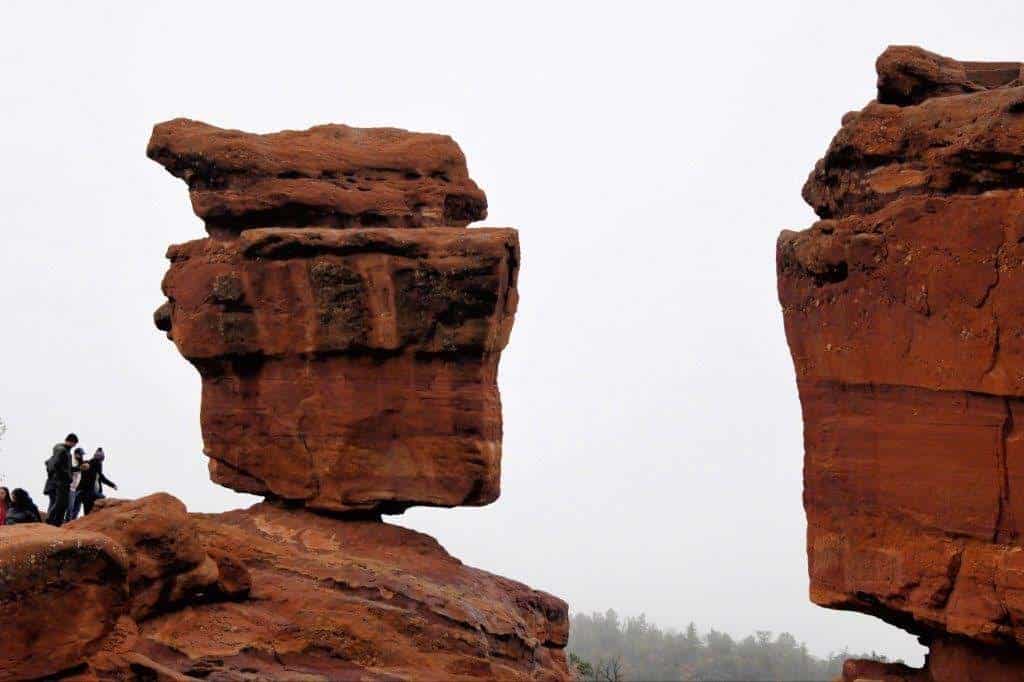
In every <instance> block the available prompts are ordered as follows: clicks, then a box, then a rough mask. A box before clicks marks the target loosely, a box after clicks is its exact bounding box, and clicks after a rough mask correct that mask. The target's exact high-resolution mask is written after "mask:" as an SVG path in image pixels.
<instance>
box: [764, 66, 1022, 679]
mask: <svg viewBox="0 0 1024 682" xmlns="http://www.w3.org/2000/svg"><path fill="white" fill-rule="evenodd" d="M878 71H879V101H878V102H872V103H870V104H868V106H867V107H865V108H864V109H863V110H862V111H860V112H857V113H854V114H849V115H847V116H846V117H845V118H844V124H843V127H842V129H841V130H840V131H839V133H838V134H837V135H836V137H835V139H834V140H833V141H832V144H831V146H830V147H829V149H828V152H827V153H826V155H825V157H824V158H823V159H822V160H821V161H819V162H818V165H817V167H816V168H815V170H814V171H813V172H812V173H811V176H810V178H809V180H808V182H807V185H806V186H805V188H804V196H805V198H806V199H807V200H808V203H810V204H811V205H812V206H813V207H814V209H815V210H816V211H817V212H818V214H819V215H820V216H821V217H823V218H824V219H823V220H821V221H819V222H817V223H815V224H814V225H813V226H812V227H811V228H809V229H807V230H804V231H803V232H790V231H785V232H783V233H782V235H781V236H780V238H779V241H778V254H777V261H778V278H779V299H780V301H781V303H782V308H783V315H784V321H785V327H786V336H787V339H788V341H789V346H790V350H791V352H792V356H793V363H794V366H795V369H796V375H797V386H798V388H799V392H800V399H801V403H802V405H803V417H804V425H805V428H804V437H805V448H806V459H805V467H804V483H805V492H804V505H805V508H806V511H807V520H808V530H807V533H808V537H807V551H808V561H809V570H810V579H811V586H810V592H811V599H812V600H813V601H814V602H816V603H818V604H821V605H823V606H827V607H830V608H837V609H848V610H856V611H861V612H864V613H869V614H872V615H875V616H878V617H880V618H882V619H884V620H886V621H888V622H890V623H892V624H894V625H897V626H898V627H901V628H903V629H905V630H907V631H909V632H912V633H914V634H917V635H919V636H920V638H921V641H922V642H924V643H925V644H928V645H930V646H931V647H932V655H931V656H930V657H929V663H928V667H927V668H926V669H925V670H924V671H911V670H909V669H907V670H903V669H902V668H901V669H896V668H892V667H889V668H887V669H886V670H887V672H886V674H888V675H892V676H893V677H891V679H894V680H895V679H904V678H905V679H915V680H917V679H921V680H936V681H939V680H963V679H1004V678H1003V677H987V676H986V675H991V674H995V673H993V672H992V670H993V669H992V667H991V666H989V667H988V668H984V667H983V666H981V664H980V661H982V660H986V659H987V660H991V661H996V660H998V661H1002V662H1003V664H1005V665H1004V668H1005V669H1007V670H1011V671H1013V672H1012V675H1015V676H1014V677H1012V679H1024V665H1021V663H1020V660H1021V656H1020V654H1021V651H1022V649H1021V647H1022V646H1024V542H1022V540H1024V539H1022V536H1021V531H1022V530H1024V527H1022V525H1021V524H1024V431H1022V430H1021V425H1022V424H1024V219H1022V216H1024V190H1021V189H1019V188H1020V187H1022V186H1024V172H1022V171H1021V170H1020V168H1021V167H1024V166H1022V165H1021V164H1022V162H1024V87H1021V85H1020V82H1019V71H1020V68H1019V65H1013V64H1002V63H1001V64H995V65H991V66H986V65H982V64H978V63H959V62H955V61H954V60H950V59H947V58H943V57H939V56H937V55H932V54H931V53H927V52H924V51H922V50H917V49H915V48H890V50H888V51H887V52H886V53H885V54H883V55H882V57H881V58H880V59H879V61H878ZM872 665H874V664H870V663H863V662H860V663H857V662H851V663H850V665H849V666H848V667H849V668H850V669H851V672H850V673H849V674H848V675H847V678H848V679H855V678H856V677H858V676H860V677H865V678H871V679H873V678H872V674H874V673H871V674H868V673H870V670H868V668H871V666H872ZM992 665H995V664H994V663H993V664H992ZM858 666H860V667H858ZM1007 666H1008V667H1007ZM965 670H974V671H975V672H973V673H970V675H973V676H967V677H965V676H962V674H963V673H964V671H965ZM983 670H987V672H982V671H983ZM1004 672H1005V671H1004ZM1000 674H1003V673H1000ZM915 675H916V676H917V677H915ZM900 676H903V677H900ZM908 676H909V677H908ZM878 679H882V678H881V677H879V678H878ZM885 679H890V678H885ZM1005 679H1011V678H1005Z"/></svg>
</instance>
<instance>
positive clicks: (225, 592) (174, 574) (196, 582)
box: [67, 493, 248, 620]
mask: <svg viewBox="0 0 1024 682" xmlns="http://www.w3.org/2000/svg"><path fill="white" fill-rule="evenodd" d="M67 527H68V528H69V529H74V530H84V531H92V532H95V533H100V534H102V535H105V536H107V537H109V538H111V539H112V540H114V541H115V542H117V543H118V544H119V545H120V546H121V547H123V548H125V550H126V551H127V556H128V581H129V585H130V588H131V600H130V601H131V604H130V610H129V612H130V614H131V616H132V617H133V618H134V619H136V620H143V619H145V618H148V617H150V616H152V615H153V614H155V613H159V612H161V611H166V610H167V609H169V608H172V607H174V606H176V605H179V604H183V603H197V602H201V601H203V600H206V599H211V600H212V599H220V598H234V597H237V596H240V595H243V594H244V593H245V592H246V590H247V589H248V576H247V575H245V572H244V569H241V570H240V569H239V567H238V563H237V562H236V561H235V560H234V558H232V557H230V556H226V555H224V554H223V553H215V554H214V555H213V556H211V553H210V552H209V551H208V549H207V546H206V544H205V543H204V542H203V540H202V538H201V533H200V529H199V527H198V525H197V524H196V523H195V521H193V520H192V518H191V517H190V516H189V515H188V512H187V510H186V509H185V505H184V504H182V503H181V501H180V500H178V499H176V498H174V497H172V496H171V495H168V494H167V493H157V494H155V495H150V496H148V497H143V498H141V499H139V500H132V501H124V500H107V501H105V504H102V505H101V506H99V507H97V509H96V510H95V511H94V512H93V513H92V514H89V515H88V516H85V517H83V518H81V519H78V520H77V521H74V522H72V523H70V524H68V525H67ZM222 567H223V569H224V570H223V571H222V570H221V569H222ZM222 572H223V573H224V577H223V578H222V575H221V574H222Z"/></svg>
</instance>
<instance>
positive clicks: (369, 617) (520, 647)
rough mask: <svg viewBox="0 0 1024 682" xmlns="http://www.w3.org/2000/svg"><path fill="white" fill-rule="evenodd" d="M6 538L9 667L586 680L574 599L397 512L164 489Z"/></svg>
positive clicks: (22, 674) (325, 677)
mask: <svg viewBox="0 0 1024 682" xmlns="http://www.w3.org/2000/svg"><path fill="white" fill-rule="evenodd" d="M84 527H90V528H94V529H96V531H98V532H92V531H86V530H83V528H84ZM115 540H116V541H117V542H115ZM0 543H2V545H0V548H2V551H0V580H2V582H0V587H2V588H3V589H0V607H2V608H3V610H0V625H2V635H3V636H0V661H2V662H3V664H4V665H3V668H2V670H0V680H6V679H11V680H14V679H19V680H20V679H25V678H28V677H42V676H45V675H50V674H54V673H57V672H61V671H70V672H71V673H75V674H74V676H73V677H69V678H68V679H74V680H79V681H80V682H86V681H96V680H138V679H159V680H170V681H174V682H180V681H181V680H186V679H200V678H201V679H208V680H240V679H252V680H261V681H264V680H266V681H280V682H293V681H295V680H305V681H306V682H330V681H333V680H347V679H353V680H357V679H358V680H466V681H469V680H495V679H496V680H518V681H522V682H526V681H527V680H541V681H550V682H564V681H565V680H567V679H568V674H567V670H566V662H565V655H564V652H563V648H564V647H565V644H566V641H567V639H568V628H569V621H568V612H567V608H566V605H565V603H564V602H563V601H561V600H560V599H557V598H555V597H552V596H551V595H548V594H545V593H543V592H538V591H534V590H531V589H530V588H528V587H526V586H525V585H522V584H520V583H517V582H514V581H511V580H507V579H505V578H501V577H498V576H495V575H492V574H490V573H486V572H484V571H480V570H477V569H474V568H470V567H468V566H464V565H463V564H462V563H461V562H459V561H458V560H457V559H454V558H452V557H451V556H449V555H448V553H447V552H445V551H444V549H443V548H442V547H441V546H440V545H439V544H438V543H437V542H436V541H435V540H434V539H432V538H430V537H428V536H426V535H422V534H420V533H416V532H413V531H410V530H406V529H404V528H399V527H397V526H392V525H388V524H384V523H380V522H379V521H355V520H345V519H337V518H330V517H325V516H318V515H316V514H312V513H310V512H308V511H305V510H302V509H285V508H282V507H279V506H275V505H271V504H260V505H256V506H255V507H252V508H251V509H246V510H239V511H234V512H228V513H226V514H191V515H189V514H186V513H185V510H184V506H183V505H182V504H181V503H180V502H179V501H178V500H176V499H174V498H173V497H171V496H169V495H166V494H159V495H152V496H149V497H146V498H142V499H140V500H136V501H133V502H114V503H111V504H107V505H104V506H102V507H100V508H98V510H97V511H95V512H94V513H93V514H91V515H90V516H88V517H86V518H85V519H83V520H80V521H76V522H75V523H74V524H71V525H70V526H68V527H65V528H61V529H55V528H51V527H49V526H45V525H39V524H33V525H32V526H21V527H12V528H7V529H0ZM210 557H222V558H227V557H230V559H228V560H226V561H225V562H224V563H219V562H213V561H211V559H210ZM204 567H208V569H209V570H207V569H206V568H204ZM126 576H127V581H126ZM231 585H234V586H235V587H234V588H233V589H232V588H231V587H230V586H231ZM239 585H242V586H244V589H241V588H239V587H238V586H239ZM129 593H130V595H129ZM72 606H73V608H72ZM129 608H130V610H131V612H132V615H131V616H128V615H123V614H125V612H126V611H127V610H128V609H129ZM115 625H116V627H115Z"/></svg>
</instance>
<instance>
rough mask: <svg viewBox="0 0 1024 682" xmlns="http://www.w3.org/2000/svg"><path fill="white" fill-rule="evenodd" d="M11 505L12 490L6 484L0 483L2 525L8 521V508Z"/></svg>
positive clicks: (0, 519)
mask: <svg viewBox="0 0 1024 682" xmlns="http://www.w3.org/2000/svg"><path fill="white" fill-rule="evenodd" d="M10 506H11V491H10V490H9V489H8V488H7V486H5V485H0V526H2V525H4V524H5V523H7V510H8V508H10Z"/></svg>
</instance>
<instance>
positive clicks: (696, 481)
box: [0, 0, 1024, 662]
mask: <svg viewBox="0 0 1024 682" xmlns="http://www.w3.org/2000/svg"><path fill="white" fill-rule="evenodd" d="M1022 19H1024V10H1022V9H1021V6H1020V5H1019V4H1018V3H1014V2H1002V3H996V2H991V3H986V4H985V9H984V10H983V11H982V10H978V9H976V8H972V7H970V6H969V5H967V4H965V3H963V2H962V1H959V0H958V1H957V2H935V1H934V0H932V1H931V2H899V3H897V2H891V1H887V2H877V3H857V5H856V8H854V7H853V5H852V4H849V5H848V4H847V3H822V2H767V3H764V2H758V3H753V2H751V3H730V2H713V3H686V6H685V7H684V4H683V3H674V4H672V5H670V4H669V3H664V5H662V4H661V3H658V4H646V3H643V2H636V1H631V2H623V3H617V4H612V5H604V6H601V7H597V6H595V4H594V3H579V4H574V5H569V4H565V5H559V4H556V3H553V2H544V3H536V4H535V3H528V2H516V3H507V4H506V7H505V8H498V7H497V6H496V5H495V4H493V3H480V2H476V3H469V2H467V3H458V4H455V3H447V4H446V3H441V2H430V3H424V2H415V3H412V2H410V3H394V4H387V5H385V4H384V3H374V2H362V3H304V2H295V1H294V0H293V1H292V2H288V3H278V4H277V7H274V6H273V5H271V4H270V3H259V2H245V3H216V4H214V3H190V2H183V1H181V0H178V1H176V2H168V3H156V2H153V3H137V2H130V3H129V2H125V3H123V4H114V3H106V4H104V3H92V4H90V5H89V6H86V5H85V3H77V4H71V3H68V4H62V3H54V2H50V3H44V2H38V1H33V2H4V3H3V5H2V7H0V75H2V83H3V87H2V88H0V158H2V161H3V163H2V166H0V203H2V213H0V216H2V228H0V229H2V231H3V243H2V246H0V315H2V330H3V332H2V335H0V351H2V358H3V361H2V365H0V372H2V376H0V416H2V417H4V418H5V419H6V420H7V422H8V426H9V431H8V434H7V437H6V438H5V439H4V441H3V443H2V449H3V451H2V453H0V476H2V477H3V479H5V482H6V483H7V484H9V485H12V486H14V485H17V486H24V487H28V488H29V489H30V491H31V492H32V493H33V494H35V495H38V494H39V492H40V490H41V488H42V484H43V480H42V479H43V476H42V473H43V464H42V462H43V460H44V459H45V458H46V456H47V454H48V451H49V448H50V446H51V445H52V444H53V443H54V442H55V441H57V440H58V439H60V438H61V437H62V436H63V435H64V434H65V433H66V432H67V431H68V430H75V431H77V432H78V433H79V434H80V435H81V436H82V440H83V445H85V446H87V447H89V448H90V449H91V448H93V447H95V446H98V445H102V446H104V447H105V448H106V450H107V453H108V456H109V463H108V465H107V473H108V474H109V475H110V476H111V477H112V478H113V479H114V480H115V481H117V482H118V483H120V484H121V491H122V494H124V495H126V496H131V497H136V496H141V495H144V494H147V493H150V492H153V491H156V490H168V491H170V492H171V493H173V494H175V495H177V496H179V497H180V498H181V499H182V500H184V501H185V502H186V503H187V504H188V506H189V507H190V508H191V509H192V510H198V511H216V510H222V509H229V508H232V507H237V506H243V505H248V504H249V503H250V502H251V500H252V498H247V497H244V496H242V495H236V494H234V493H232V492H230V491H227V490H225V489H221V488H218V487H217V486H215V485H213V484H212V483H210V482H209V480H208V478H207V471H206V461H205V457H204V456H203V455H202V453H201V447H202V446H201V440H200V435H199V425H198V409H199V378H198V375H197V374H196V372H195V370H193V369H192V367H191V366H189V365H188V363H186V362H185V361H184V360H183V359H182V358H181V357H180V356H179V355H178V353H177V351H176V350H175V349H174V347H173V345H172V344H171V343H170V342H169V341H167V340H166V339H165V338H164V337H163V335H162V334H161V333H159V332H157V331H156V330H155V329H154V328H153V326H152V323H151V313H152V311H153V309H154V308H156V306H157V305H159V304H160V303H161V301H162V296H161V294H160V280H161V278H162V277H163V274H164V271H165V269H166V262H165V261H164V252H165V250H166V248H167V246H168V245H169V244H171V243H175V242H181V241H185V240H188V239H193V238H197V237H200V236H202V235H203V231H202V226H201V224H200V221H199V220H198V219H197V218H196V217H195V216H194V215H193V214H192V212H191V208H190V205H189V201H188V197H187V193H186V188H185V186H184V185H183V184H182V183H181V182H180V181H178V180H176V179H174V178H172V177H171V176H170V175H168V174H167V173H166V172H164V170H163V169H162V168H160V167H159V166H157V165H156V164H155V163H153V162H151V161H149V160H148V159H146V157H145V146H146V141H147V139H148V137H149V133H150V128H151V126H152V125H153V124H154V123H156V122H158V121H163V120H165V119H169V118H172V117H176V116H188V117H192V118H197V119H201V120H203V121H207V122H209V123H213V124H216V125H220V126H226V127H234V128H241V129H245V130H252V131H260V132H269V131H274V130H279V129H282V128H305V127H308V126H310V125H313V124H317V123H325V122H338V123H348V124H352V125H365V126H372V125H395V126H399V127H404V128H409V129H412V130H421V131H436V132H445V133H449V134H451V135H452V136H453V137H454V138H455V139H456V140H457V141H458V142H459V143H460V144H461V146H462V148H463V150H464V151H465V152H466V155H467V157H468V159H469V164H470V170H471V173H472V175H473V177H474V178H475V179H476V180H477V181H478V182H479V184H480V185H481V186H482V187H483V188H484V190H485V191H486V192H487V194H488V197H489V200H490V206H491V213H490V215H491V217H490V219H489V220H488V221H487V224H491V225H500V226H514V227H518V228H519V229H520V230H521V237H522V246H523V257H524V260H523V269H522V274H521V277H520V287H521V295H522V305H521V307H520V312H519V315H518V319H517V321H516V327H515V331H514V332H513V335H512V342H511V345H510V346H509V349H508V350H507V351H506V352H505V355H504V357H503V359H502V368H501V388H502V394H503V398H504V404H505V448H504V452H505V459H504V479H503V489H504V492H503V495H502V498H501V499H500V500H499V501H498V502H497V503H496V504H494V505H492V506H490V507H487V508H483V509H455V510H414V511H411V512H409V513H407V514H406V515H405V516H404V517H395V518H394V519H393V521H395V522H397V523H400V524H404V525H408V526H411V527H414V528H417V529H420V530H423V531H425V532H428V533H430V534H432V535H434V536H435V537H437V538H438V539H439V540H440V541H441V543H442V544H444V545H445V546H446V547H447V548H448V549H449V551H451V552H452V553H453V554H454V555H456V556H458V557H460V558H461V559H463V560H464V561H466V562H467V563H470V564H473V565H476V566H479V567H481V568H485V569H487V570H490V571H493V572H496V573H500V574H503V575H507V576H509V577H513V578H516V579H519V580H522V581H524V582H527V583H529V584H531V585H533V586H535V587H538V588H542V589H545V590H548V591H550V592H553V593H555V594H558V595H560V596H562V597H564V598H565V599H567V600H568V601H569V603H570V605H571V606H572V608H573V609H574V610H578V611H590V610H604V609H607V608H610V607H611V608H615V609H617V610H619V611H620V612H622V613H625V614H639V613H641V612H645V613H646V614H647V615H648V617H649V619H651V620H652V621H654V622H656V623H659V624H661V625H663V626H675V627H683V626H685V625H686V623H687V622H689V621H690V620H694V621H696V622H697V623H698V625H699V626H700V627H701V628H702V629H706V628H707V627H711V626H713V627H716V628H718V629H724V630H726V631H729V632H731V633H733V634H737V635H745V634H748V633H750V632H751V631H753V630H755V629H771V630H775V631H780V630H788V631H790V632H792V633H793V634H795V635H796V637H797V638H798V639H803V640H806V641H807V643H808V644H809V646H810V647H811V649H812V651H814V652H815V653H817V654H825V653H827V652H828V651H830V650H834V649H839V648H841V647H843V646H847V645H848V646H850V647H851V648H852V649H855V650H864V649H872V648H873V649H876V650H879V651H881V652H884V653H887V654H890V655H897V656H903V657H906V658H908V659H909V660H911V661H914V662H917V661H918V660H919V652H920V651H921V649H920V647H918V646H917V645H916V643H915V642H914V640H913V639H912V638H911V637H910V636H909V635H905V634H903V633H900V632H899V631H898V630H896V629H895V628H891V627H889V626H887V625H885V624H883V623H881V622H878V621H875V620H874V619H872V618H869V617H867V616H862V615H858V614H850V613H836V612H830V611H826V610H824V609H820V608H818V607H814V606H812V605H811V604H810V603H809V602H808V599H807V577H806V559H805V554H804V530H805V523H804V516H803V510H802V507H801V500H800V494H801V466H802V451H803V448H802V443H801V422H800V412H799V406H798V403H797V397H796V388H795V384H794V378H793V371H792V366H791V363H790V359H789V355H788V352H787V350H786V346H785V339H784V337H783V331H782V324H781V315H780V312H779V307H778V304H777V302H776V293H775V268H774V243H775V238H776V235H777V234H778V232H779V230H781V229H783V228H802V227H805V226H808V225H809V224H810V223H811V222H812V220H813V216H812V212H811V210H810V208H808V207H807V206H806V205H805V204H804V203H803V202H802V200H801V199H800V187H801V185H802V183H803V181H804V178H805V177H806V175H807V173H808V172H809V171H810V169H811V168H812V166H813V164H814V162H815V160H816V159H817V158H818V157H819V156H820V155H821V154H822V152H823V151H824V149H825V147H826V146H827V144H828V142H829V140H830V139H831V137H832V135H833V134H834V132H835V130H836V129H837V128H838V126H839V119H840V117H841V116H842V114H843V113H844V112H846V111H847V110H850V109H857V108H860V107H861V106H863V105H864V104H865V103H866V102H867V101H868V100H869V99H871V97H872V96H873V92H874V90H873V87H874V79H875V76H874V59H875V57H876V56H877V55H878V53H880V52H881V51H882V50H883V49H884V47H885V46H886V45H887V44H890V43H917V44H920V45H923V46H924V47H926V48H928V49H931V50H935V51H938V52H942V53H945V54H948V55H950V56H954V57H958V58H962V59H994V60H1002V59H1020V58H1024V47H1022V46H1021V42H1020V35H1021V29H1022V27H1024V23H1022Z"/></svg>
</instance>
